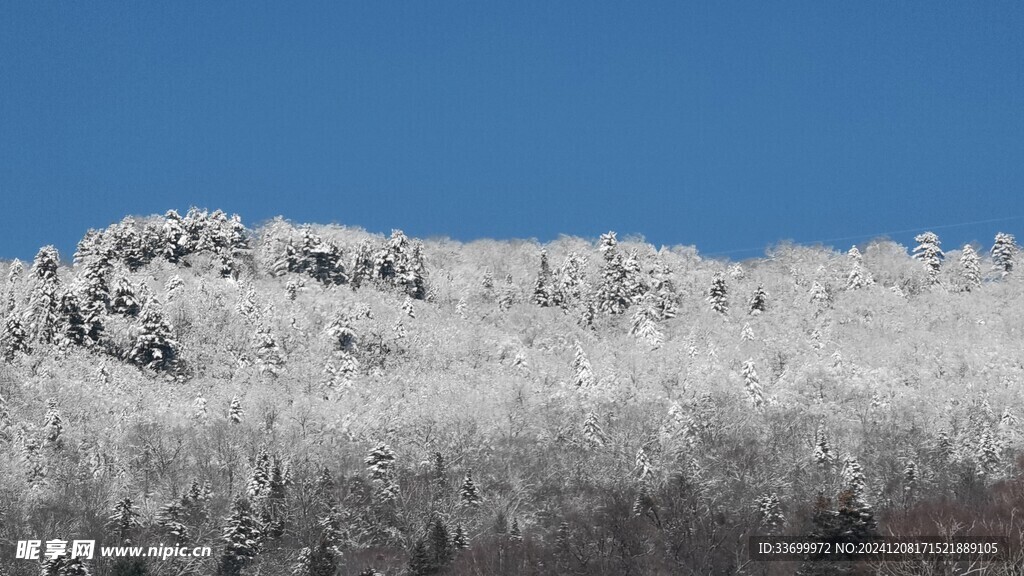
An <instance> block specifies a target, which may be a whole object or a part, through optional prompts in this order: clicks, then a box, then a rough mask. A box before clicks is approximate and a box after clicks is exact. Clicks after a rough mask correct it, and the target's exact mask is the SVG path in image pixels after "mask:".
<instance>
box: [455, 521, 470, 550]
mask: <svg viewBox="0 0 1024 576" xmlns="http://www.w3.org/2000/svg"><path fill="white" fill-rule="evenodd" d="M452 547H453V548H455V550H469V536H468V535H467V534H466V530H465V529H464V528H463V527H462V524H456V525H455V535H454V536H452Z"/></svg>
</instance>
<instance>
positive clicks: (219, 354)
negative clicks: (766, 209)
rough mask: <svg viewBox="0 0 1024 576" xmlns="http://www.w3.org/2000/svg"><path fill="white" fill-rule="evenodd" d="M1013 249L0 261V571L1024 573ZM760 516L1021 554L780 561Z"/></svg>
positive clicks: (341, 244)
mask: <svg viewBox="0 0 1024 576" xmlns="http://www.w3.org/2000/svg"><path fill="white" fill-rule="evenodd" d="M596 232H597V231H595V233H596ZM1019 265H1020V261H1019V257H1018V246H1017V244H1016V241H1015V239H1014V236H1013V235H1011V234H1007V233H1005V232H1000V231H998V230H992V238H991V239H990V240H989V241H988V243H986V245H980V244H968V245H965V246H957V247H952V246H943V245H942V242H941V239H940V237H939V236H938V235H936V234H934V233H932V232H925V233H922V234H920V235H918V236H917V237H916V239H915V244H914V245H913V246H902V245H899V244H897V243H895V242H893V241H891V240H888V239H877V240H873V241H871V242H867V243H864V244H861V245H858V246H854V247H849V248H847V247H845V246H844V247H842V249H840V250H836V249H833V248H831V247H822V246H814V247H809V246H802V245H796V244H792V243H783V244H780V245H777V246H775V247H773V248H771V249H769V250H768V251H767V252H766V254H765V256H764V257H762V258H757V259H751V260H747V261H742V262H731V261H728V260H723V259H715V258H710V257H702V255H701V254H700V252H699V251H698V250H697V249H696V248H694V247H691V246H674V247H660V248H656V247H654V246H652V245H650V244H648V243H646V242H645V241H644V240H643V239H642V238H626V237H623V238H619V237H617V235H616V234H615V233H614V232H607V233H604V234H601V235H600V237H599V238H596V239H582V238H575V237H562V238H559V239H557V240H555V241H552V242H549V243H539V242H536V241H527V240H508V241H499V240H478V241H473V242H467V243H462V242H457V241H453V240H449V239H423V240H417V239H414V238H410V237H407V236H406V235H405V234H403V233H402V232H401V231H398V230H396V231H394V232H392V233H391V234H390V235H389V236H382V235H379V234H372V233H369V232H366V231H364V230H362V229H359V228H354V227H344V226H339V225H300V224H295V223H291V222H289V221H287V220H284V219H282V218H278V219H275V220H272V221H269V222H267V223H265V224H263V225H261V226H258V227H256V226H253V227H247V226H245V225H244V224H243V223H242V220H241V219H240V218H239V217H238V216H229V215H227V214H226V213H224V212H222V211H220V210H217V211H208V210H205V209H196V208H193V209H191V210H189V211H188V212H187V213H185V214H184V215H181V213H179V212H176V211H169V212H167V213H166V214H165V215H162V216H159V215H154V216H147V217H129V218H125V219H124V220H122V221H121V222H118V223H114V224H112V225H111V226H109V227H107V228H106V229H103V230H90V231H88V232H86V233H85V234H84V236H83V237H82V239H81V241H80V242H79V243H78V246H77V250H76V251H75V253H74V254H73V255H72V254H58V252H57V250H56V249H54V248H53V247H52V246H46V247H43V248H41V249H40V250H39V252H38V254H37V255H36V256H35V258H34V260H33V261H32V262H24V263H23V262H20V261H18V260H14V261H11V262H5V263H4V266H3V277H2V278H0V454H2V455H3V456H4V457H3V458H0V574H2V575H3V576H25V575H33V576H34V575H37V574H42V575H48V576H70V575H94V576H108V575H109V576H115V575H116V576H140V575H154V576H155V575H168V576H170V575H213V574H216V575H220V576H238V575H256V574H263V575H293V576H331V575H362V576H374V575H376V576H381V575H387V576H398V575H408V576H425V575H431V574H439V575H440V574H453V575H471V574H472V575H543V574H552V575H554V574H558V575H564V574H581V575H582V574H593V575H645V574H659V575H660V574H665V575H668V574H673V575H676V574H678V575H691V574H692V575H709V574H716V575H717V574H721V575H726V574H729V575H732V574H737V575H739V574H743V575H752V576H753V575H777V574H778V575H781V574H801V575H813V574H823V575H824V574H891V575H909V574H962V573H967V571H969V570H973V572H970V573H974V574H1020V572H1019V570H1020V566H1021V565H1024V551H1022V550H1021V544H1022V540H1024V536H1022V535H1024V476H1022V467H1024V458H1022V452H1021V448H1022V446H1021V442H1022V432H1024V429H1022V425H1021V422H1020V420H1019V418H1022V417H1024V395H1022V394H1021V387H1022V386H1024V346H1022V344H1024V338H1022V336H1024V305H1022V295H1024V281H1022V277H1021V273H1022V272H1021V271H1019V270H1018V267H1019ZM755 535H794V536H808V537H820V538H832V539H844V540H848V541H854V542H862V541H867V540H870V539H872V538H875V537H877V536H880V535H901V536H909V535H932V536H942V537H950V538H952V537H957V536H1000V537H1003V538H1007V539H1008V541H1009V542H1010V544H1011V550H1010V555H1011V558H1010V559H1009V561H1001V562H987V563H986V562H973V563H970V562H953V561H949V560H944V561H939V560H927V561H905V562H878V563H872V562H868V561H858V562H833V563H828V562H764V561H754V560H752V559H751V558H750V550H749V547H748V541H749V538H750V537H751V536H755ZM29 538H37V539H43V540H47V539H51V538H62V539H67V540H70V539H75V538H89V539H95V540H97V543H98V545H115V544H134V545H140V546H156V545H160V544H163V545H169V544H176V543H181V544H187V545H189V546H193V545H195V546H210V547H211V548H212V549H213V554H212V556H210V557H206V558H191V557H188V558H186V557H181V558H169V559H166V560H163V559H154V558H119V559H114V558H99V557H97V558H94V559H87V560H80V559H70V558H67V557H60V558H56V559H42V560H35V561H30V560H23V559H15V557H14V549H15V544H16V542H17V541H19V540H25V539H29Z"/></svg>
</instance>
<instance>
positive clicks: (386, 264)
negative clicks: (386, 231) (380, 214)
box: [374, 230, 427, 300]
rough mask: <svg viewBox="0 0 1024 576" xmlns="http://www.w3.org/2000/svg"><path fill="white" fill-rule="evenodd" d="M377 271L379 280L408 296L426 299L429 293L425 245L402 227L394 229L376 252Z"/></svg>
mask: <svg viewBox="0 0 1024 576" xmlns="http://www.w3.org/2000/svg"><path fill="white" fill-rule="evenodd" d="M374 271H375V276H376V278H377V279H378V280H379V281H381V282H382V283H384V284H385V285H388V286H392V287H395V288H398V289H400V290H402V291H403V292H405V294H406V295H408V296H411V297H413V298H415V299H417V300H423V299H424V298H425V297H426V295H427V289H426V268H425V265H424V262H423V246H422V245H421V244H420V243H419V242H416V243H412V242H410V241H409V239H408V238H407V237H406V235H405V233H403V232H402V231H401V230H392V231H391V237H390V238H389V239H388V241H387V242H386V243H385V245H384V246H383V247H382V248H381V249H380V250H378V251H377V253H376V254H375V255H374Z"/></svg>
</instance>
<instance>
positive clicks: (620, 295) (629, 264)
mask: <svg viewBox="0 0 1024 576" xmlns="http://www.w3.org/2000/svg"><path fill="white" fill-rule="evenodd" d="M598 249H599V250H600V251H601V253H602V255H603V256H604V265H603V266H602V267H601V282H600V284H598V286H597V293H596V295H595V298H596V300H597V308H598V310H600V311H602V312H607V313H609V314H622V313H623V312H625V311H626V309H627V308H629V307H630V306H632V305H633V303H634V299H635V298H636V297H637V294H638V293H639V292H642V291H643V288H641V287H640V279H639V278H638V276H637V271H638V268H639V266H638V264H637V262H636V259H635V255H633V254H630V257H629V259H626V260H624V259H623V258H622V255H621V254H620V253H619V250H618V242H617V241H616V240H615V232H609V233H607V234H602V235H601V240H600V243H599V246H598Z"/></svg>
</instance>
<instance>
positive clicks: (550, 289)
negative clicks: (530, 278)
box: [530, 250, 555, 307]
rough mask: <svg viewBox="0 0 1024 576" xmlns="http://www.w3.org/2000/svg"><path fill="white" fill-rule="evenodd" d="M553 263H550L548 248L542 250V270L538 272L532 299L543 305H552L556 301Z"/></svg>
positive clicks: (535, 302)
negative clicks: (552, 271)
mask: <svg viewBox="0 0 1024 576" xmlns="http://www.w3.org/2000/svg"><path fill="white" fill-rule="evenodd" d="M552 282H553V280H552V273H551V265H550V264H549V263H548V252H547V250H541V251H540V271H539V272H537V280H536V281H535V282H534V283H533V295H532V296H531V297H530V300H531V301H532V302H533V303H534V304H536V305H538V306H541V307H546V306H551V305H552V304H553V303H554V299H555V298H554V286H553V285H552Z"/></svg>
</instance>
